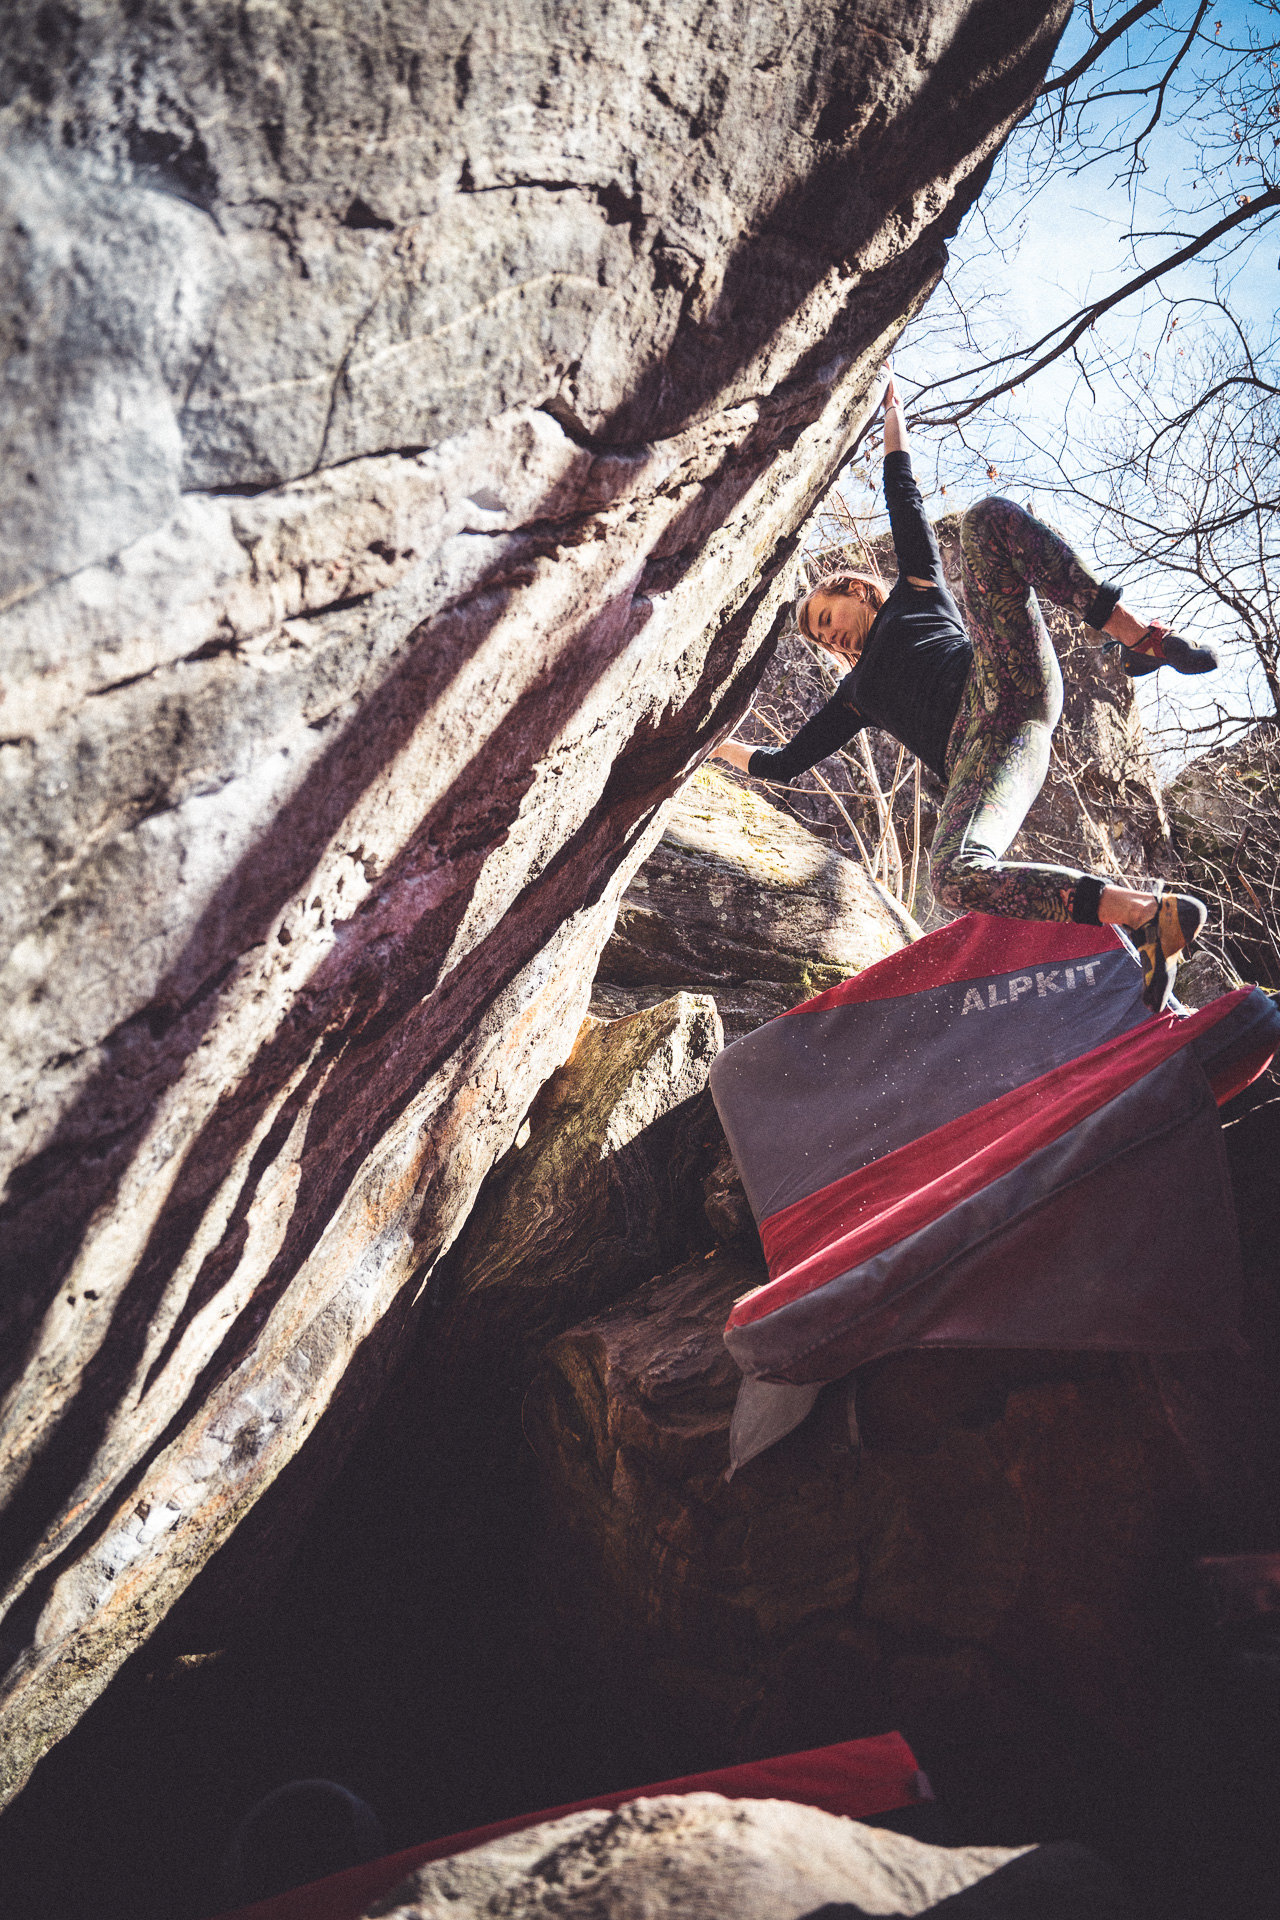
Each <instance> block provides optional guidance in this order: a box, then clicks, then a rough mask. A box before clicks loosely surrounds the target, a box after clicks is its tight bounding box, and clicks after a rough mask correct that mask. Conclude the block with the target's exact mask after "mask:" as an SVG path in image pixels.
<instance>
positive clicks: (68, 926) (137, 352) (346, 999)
mask: <svg viewBox="0 0 1280 1920" xmlns="http://www.w3.org/2000/svg"><path fill="white" fill-rule="evenodd" d="M1067 11H1068V9H1067V5H1066V3H1065V0H1019V3H1018V4H1016V5H1014V6H1013V7H1011V8H1006V9H1004V10H1003V11H1002V13H1001V19H1000V31H999V34H998V36H996V37H995V38H994V39H993V37H992V35H991V33H990V31H989V26H988V22H987V16H986V13H985V12H984V11H983V9H981V8H973V7H970V6H968V5H966V4H964V0H919V4H917V5H915V6H913V8H912V9H911V12H910V19H909V21H904V17H903V16H902V14H901V12H900V10H899V9H897V8H891V9H889V10H888V11H887V12H885V11H884V9H883V8H879V7H878V6H876V5H873V6H872V8H871V11H870V13H868V12H867V10H866V9H865V7H863V6H861V5H859V6H854V5H852V4H847V0H821V3H820V4H818V5H817V6H814V5H804V6H801V5H799V4H798V0H784V4H783V5H782V6H781V8H779V9H773V10H769V9H765V10H759V9H757V10H748V11H747V12H746V13H744V12H743V10H742V9H741V8H740V7H739V6H737V5H736V4H734V0H712V3H711V5H710V7H705V6H699V7H681V6H678V5H677V6H673V5H671V4H668V0H662V4H658V3H657V0H642V3H641V4H640V6H639V7H638V8H633V9H631V10H629V11H625V12H619V11H618V10H616V9H611V8H609V7H607V6H604V5H602V4H599V0H590V4H588V5H587V7H586V8H585V10H578V11H576V12H575V11H572V10H571V11H570V12H568V13H566V11H565V10H564V9H563V8H562V7H559V6H554V5H544V6H538V5H534V6H533V7H530V6H529V5H528V4H525V0H520V4H515V3H514V0H502V4H499V5H498V6H496V7H494V8H491V9H489V10H488V11H487V12H486V13H485V16H484V18H483V20H482V21H478V20H477V16H476V12H475V9H474V7H473V6H471V5H469V4H465V3H464V0H441V4H439V5H435V4H433V5H432V6H431V7H430V8H423V7H413V6H408V7H406V6H398V5H393V6H390V7H382V8H372V9H371V8H369V7H367V6H364V5H360V4H356V0H315V4H312V5H308V6H306V7H301V8H300V7H297V6H292V5H290V6H284V7H268V8H250V9H247V10H246V9H245V8H244V7H242V6H239V5H236V4H233V3H232V0H211V4H208V5H202V6H200V7H198V8H188V9H186V10H179V11H177V12H176V13H175V10H174V9H173V8H172V7H171V6H169V5H167V4H162V0H139V3H138V4H136V5H132V4H131V5H130V6H128V7H124V8H112V7H107V8H76V7H71V6H56V5H49V4H46V3H45V0H19V4H18V5H16V6H13V7H10V8H9V9H8V11H7V13H6V16H5V32H4V36H3V46H0V63H2V69H3V70H2V72H0V101H2V102H3V103H4V104H3V106H2V107H0V128H2V131H3V143H2V144H3V148H4V156H5V157H4V162H3V169H2V174H0V196H2V197H3V205H4V209H5V212H4V222H3V232H4V236H5V241H4V244H5V250H6V259H5V271H6V285H7V287H8V289H9V292H8V294H7V312H8V313H9V316H10V319H9V321H7V322H6V327H7V335H6V337H7V342H8V345H9V348H10V349H11V351H10V353H9V358H8V360H7V362H6V369H5V373H6V378H5V383H4V397H3V418H2V419H0V430H2V432H3V440H4V449H5V457H4V459H3V461H0V488H3V501H4V510H3V513H2V514H0V524H2V525H3V528H4V533H3V536H2V538H3V550H2V552H0V608H2V609H3V615H2V617H3V623H4V631H3V646H4V652H5V660H6V684H5V688H4V706H3V714H4V724H3V728H0V733H2V735H3V746H2V747H0V771H2V772H3V776H4V781H5V788H4V791H5V795H6V806H5V810H4V824H5V831H6V835H7V836H9V837H8V838H7V839H6V842H5V845H4V849H3V859H2V861H0V872H2V873H3V876H4V903H3V910H4V929H5V945H4V952H5V954H6V955H7V960H6V964H5V973H4V979H3V986H2V988H0V996H2V997H3V1000H4V1004H5V1006H6V1015H7V1021H6V1033H5V1052H4V1057H3V1069H2V1072H0V1079H2V1081H3V1085H4V1089H5V1096H6V1109H5V1112H6V1120H5V1136H4V1175H5V1178H6V1181H7V1183H8V1184H7V1205H6V1214H5V1220H4V1243H5V1253H6V1263H7V1265H6V1279H5V1283H4V1291H3V1294H0V1353H2V1354H3V1369H4V1371H3V1376H2V1377H0V1390H2V1391H3V1392H4V1393H5V1395H6V1398H5V1401H4V1405H3V1430H2V1433H0V1457H2V1458H3V1463H4V1471H3V1477H2V1479H0V1500H2V1501H3V1503H4V1506H5V1517H6V1540H7V1545H6V1549H5V1554H6V1558H5V1562H4V1566H3V1570H2V1572H3V1580H4V1591H3V1597H2V1598H0V1605H2V1606H3V1608H4V1610H5V1611H4V1624H3V1639H4V1648H5V1652H4V1664H5V1670H6V1676H7V1677H6V1680H5V1687H6V1693H5V1704H4V1707H3V1710H2V1713H0V1742H2V1743H3V1753H4V1759H3V1768H2V1771H0V1793H11V1792H12V1791H14V1789H15V1788H16V1787H17V1786H18V1785H20V1783H21V1782H22V1781H23V1780H24V1779H25V1777H26V1775H27V1773H28V1772H29V1770H30V1768H31V1766H32V1765H33V1764H34V1763H35V1761H36V1760H37V1759H38V1757H39V1756H40V1754H41V1753H42V1752H43V1751H44V1750H45V1748H46V1747H47V1746H48V1745H49V1743H50V1742H51V1741H52V1740H54V1739H56V1738H58V1737H59V1735H60V1734H61V1732H63V1731H64V1730H65V1729H66V1728H67V1727H68V1726H69V1725H70V1724H71V1723H72V1722H73V1721H74V1720H75V1718H76V1717H77V1715H78V1714H79V1713H80V1712H81V1711H82V1710H83V1708H84V1707H85V1705H86V1704H87V1703H88V1701H89V1700H90V1699H92V1698H93V1696H94V1695H95V1694H96V1693H97V1692H98V1691H99V1690H100V1689H101V1688H102V1686H103V1685H104V1684H105V1682H106V1680H107V1679H108V1677H109V1676H110V1674H111V1673H112V1672H113V1671H114V1670H115V1669H116V1668H117V1667H118V1666H119V1664H120V1662H121V1661H122V1660H123V1659H124V1658H125V1657H126V1656H127V1655H128V1654H129V1652H130V1651H131V1650H132V1649H133V1648H135V1647H136V1646H138V1645H139V1643H140V1642H141V1640H142V1639H144V1638H145V1637H146V1635H147V1634H148V1633H149V1632H150V1630H151V1628H152V1626H153V1625H154V1623H155V1622H156V1620H157V1619H159V1618H160V1617H161V1616H162V1615H163V1614H164V1613H165V1611H166V1609H167V1608H168V1607H169V1606H170V1605H171V1603H172V1602H173V1600H174V1598H175V1596H176V1595H177V1594H178V1593H179V1592H181V1591H182V1589H183V1588H184V1587H185V1586H186V1585H187V1583H188V1582H190V1581H191V1580H192V1579H193V1578H194V1577H195V1575H196V1574H197V1573H198V1572H199V1571H200V1569H201V1567H202V1566H203V1565H204V1564H205V1563H206V1561H207V1560H208V1559H209V1557H210V1555H211V1554H212V1553H213V1552H214V1551H215V1549H216V1548H218V1546H219V1545H220V1543H221V1542H222V1541H223V1540H225V1539H226V1538H227V1537H228V1536H229V1534H230V1533H231V1532H232V1530H233V1529H234V1528H236V1527H237V1526H238V1524H239V1522H240V1520H241V1519H242V1517H243V1516H244V1515H245V1514H246V1513H247V1512H248V1511H249V1510H250V1509H251V1508H252V1507H253V1506H254V1504H255V1502H256V1501H257V1500H258V1499H259V1497H260V1495H261V1494H262V1492H263V1490H264V1489H265V1488H266V1487H267V1486H268V1485H269V1484H270V1483H271V1482H272V1481H273V1480H274V1479H275V1477H276V1476H277V1475H278V1474H279V1473H280V1472H281V1471H282V1470H283V1469H284V1468H285V1466H286V1465H287V1464H289V1463H291V1462H293V1461H294V1460H295V1458H299V1457H301V1458H302V1459H304V1460H305V1463H306V1464H305V1467H304V1466H300V1467H299V1469H298V1471H297V1472H296V1474H294V1475H293V1477H292V1492H291V1498H292V1503H293V1506H294V1508H295V1510H300V1509H302V1508H303V1507H305V1504H306V1502H307V1501H308V1500H309V1499H314V1498H315V1496H316V1491H317V1489H318V1488H319V1487H320V1486H321V1485H323V1483H324V1481H325V1479H326V1477H327V1476H328V1475H330V1474H331V1473H332V1472H333V1470H334V1467H335V1464H336V1463H337V1461H339V1460H340V1459H341V1457H342V1454H343V1452H344V1450H345V1448H346V1447H347V1446H348V1445H349V1444H350V1439H351V1436H352V1434H353V1433H354V1432H355V1431H356V1430H357V1429H358V1427H359V1425H360V1422H361V1421H362V1420H363V1419H364V1418H365V1416H366V1415H367V1413H368V1410H369V1407H370V1405H371V1403H372V1401H373V1400H374V1399H375V1398H376V1396H377V1393H378V1391H379V1389H380V1386H381V1383H382V1381H383V1380H384V1378H385V1376H386V1373H387V1370H388V1369H389V1368H390V1367H391V1366H392V1365H394V1363H395V1362H396V1360H397V1358H398V1356H399V1355H400V1353H401V1352H402V1351H403V1349H404V1346H405V1343H406V1341H407V1340H408V1339H409V1338H410V1337H411V1334H412V1331H413V1327H414V1323H415V1319H416V1317H417V1314H418V1312H419V1308H418V1307H416V1306H415V1302H417V1301H418V1300H419V1299H420V1296H421V1292H422V1286H421V1283H422V1280H423V1278H424V1277H425V1276H426V1275H427V1274H428V1273H429V1271H430V1269H431V1267H432V1266H433V1263H434V1262H435V1260H436V1259H437V1257H438V1256H439V1254H440V1252H441V1250H442V1249H443V1248H445V1247H447V1245H448V1244H449V1242H450V1241H451V1240H452V1238H453V1237H454V1235H455V1234H456V1232H457V1229H458V1227H459V1225H460V1224H461V1222H462V1220H463V1218H464V1217H465V1214H466V1211H467V1209H468V1207H469V1205H470V1202H471V1200H472V1198H473V1197H474V1195H475V1193H476V1191H477V1189H478V1187H479V1184H480V1182H481V1180H482V1179H483V1177H484V1174H485V1173H486V1172H487V1170H488V1168H489V1166H490V1165H491V1164H492V1162H493V1160H494V1159H495V1157H496V1156H497V1155H498V1154H499V1153H501V1152H502V1151H503V1150H505V1148H506V1147H507V1146H508V1145H509V1143H510V1141H511V1140H512V1138H513V1137H514V1135H515V1132H516V1130H517V1128H518V1126H519V1124H520V1121H521V1119H522V1117H523V1115H524V1114H525V1112H526V1111H527V1109H528V1106H529V1103H530V1101H531V1100H532V1098H533V1096H534V1095H535V1094H536V1092H537V1090H538V1088H539V1086H540V1085H541V1084H542V1082H543V1081H544V1080H545V1079H546V1078H547V1076H548V1074H549V1073H550V1072H551V1070H552V1069H553V1068H554V1067H555V1066H556V1065H557V1064H558V1063H559V1062H560V1061H561V1060H563V1058H564V1057H565V1055H566V1053H567V1052H568V1050H569V1047H570V1045H571V1042H572V1039H573V1037H574V1035H575V1034H576V1033H577V1031H578V1028H579V1026H580V1024H581V1020H582V1016H583V1013H584V1011H585V1006H586V1000H587V994H588V989H589V982H590V979H591V976H592V974H593V972H594V968H595V963H596V959H597V956H598V953H599V950H600V948H601V946H602V945H603V943H604V941H605V939H606V937H607V935H608V932H609V930H610V928H611V927H612V924H613V920H614V916H615V911H616V906H617V902H618V899H619V897H620V894H621V892H622V890H623V889H624V888H625V885H626V883H627V881H628V879H629V877H630V875H631V873H632V872H633V871H634V869H635V867H636V866H637V865H638V864H639V863H640V862H641V861H642V860H643V858H644V856H645V854H646V853H647V852H648V851H649V849H650V847H651V845H652V844H653V843H654V841H655V840H656V838H657V837H658V835H659V833H660V832H661V828H662V824H663V808H664V806H665V804H666V802H667V801H668V800H669V799H670V798H671V796H672V795H673V794H674V793H675V792H676V791H677V790H678V788H679V787H680V785H681V784H682V782H683V781H684V780H685V778H686V777H687V775H688V773H689V772H690V770H691V769H692V768H693V767H694V766H695V765H696V764H697V762H698V761H699V759H700V758H701V757H702V755H703V754H704V753H705V751H706V749H707V747H708V746H709V745H710V744H711V742H712V741H713V740H714V739H715V738H716V737H717V736H718V735H719V734H721V733H722V732H723V731H724V730H725V729H726V728H727V727H728V726H729V725H730V724H731V723H732V722H733V721H734V720H735V719H736V717H737V716H738V714H739V713H740V712H741V710H742V708H743V706H744V704H745V702H746V700H747V698H748V696H749V694H750V691H751V689H752V687H753V686H754V684H755V681H756V678H757V677H758V674H759V672H760V670H761V668H762V666H763V664H764V660H765V658H766V657H767V653H768V650H769V647H770V645H771V643H772V638H773V636H774V634H775V633H776V631H777V627H778V624H779V620H780V609H781V607H782V603H783V600H784V598H785V593H786V587H787V581H786V578H785V575H786V568H787V565H788V563H789V560H790V557H791V555H792V553H793V551H794V548H795V545H796V541H797V538H798V531H799V529H800V527H801V525H802V523H803V522H804V520H805V518H806V516H807V514H808V513H809V511H810V509H811V506H812V504H813V502H814V500H815V498H816V497H817V496H818V495H819V494H820V493H821V491H822V489H823V488H824V487H825V485H826V484H827V482H828V480H829V478H830V476H831V475H832V473H833V472H834V471H835V468H836V466H837V464H838V462H839V461H840V459H841V458H842V457H843V455H844V453H845V452H846V450H847V448H848V446H849V443H850V440H851V438H852V436H853V435H854V434H855V433H856V432H857V430H858V428H859V425H860V423H861V422H862V421H863V420H864V419H865V417H866V414H867V410H868V404H869V387H870V384H871V382H872V380H873V378H874V370H875V368H876V366H877V363H878V362H879V360H880V359H881V357H882V356H883V353H884V351H885V349H886V348H887V347H888V346H889V345H890V344H891V342H892V341H893V339H894V338H895V337H896V334H897V332H898V330H899V328H900V327H901V325H902V323H903V320H904V318H905V317H906V316H907V315H908V314H909V313H910V312H911V311H912V310H913V308H914V307H915V306H916V305H917V304H918V303H919V302H920V301H921V300H922V299H923V298H924V297H925V296H926V295H927V293H928V291H929V289H930V288H931V286H932V285H933V284H934V282H935V280H936V278H937V275H938V273H939V271H940V267H941V263H942V260H943V255H944V248H943V240H944V236H945V235H946V234H947V233H948V232H950V231H952V230H953V229H954V226H955V223H956V222H957V221H958V220H959V218H960V217H961V215H962V214H963V212H964V210H965V209H966V207H967V206H968V205H969V204H970V203H971V202H972V200H973V198H974V197H975V195H976V193H977V192H978V190H979V188H980V186H981V185H982V183H983V181H984V180H985V178H986V177H987V173H988V171H989V168H990V165H991V163H992V160H993V158H994V155H995V154H996V152H997V150H998V148H999V146H1000V143H1001V141H1002V140H1003V138H1004V137H1005V135H1006V133H1007V131H1008V130H1009V128H1010V127H1011V126H1012V124H1013V123H1014V121H1015V120H1016V118H1017V117H1018V115H1019V114H1020V113H1021V112H1022V111H1023V110H1024V108H1025V106H1026V104H1027V102H1028V101H1029V100H1030V99H1031V98H1032V97H1033V95H1034V93H1035V90H1036V87H1037V85H1038V83H1039V81H1040V79H1041V76H1042V75H1043V73H1044V71H1045V67H1046V64H1047V61H1048V59H1049V56H1050V54H1051V52H1052V49H1053V46H1054V43H1055V41H1056V39H1057V36H1058V34H1059V32H1060V30H1061V27H1062V24H1063V21H1064V20H1065V18H1066V14H1067ZM882 15H883V18H882ZM748 128H749V129H750V138H745V137H744V129H748ZM304 1443H305V1446H304ZM300 1450H301V1454H300ZM272 1550H273V1549H272V1543H271V1542H270V1541H269V1540H268V1541H267V1542H266V1543H265V1544H264V1548H263V1551H264V1554H267V1555H269V1554H270V1552H271V1551H272Z"/></svg>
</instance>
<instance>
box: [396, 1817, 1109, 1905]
mask: <svg viewBox="0 0 1280 1920" xmlns="http://www.w3.org/2000/svg"><path fill="white" fill-rule="evenodd" d="M1041 1854H1042V1850H1041V1849H1038V1848H1011V1847H931V1846H926V1845H925V1844H923V1842H921V1841H919V1840H912V1839H909V1838H908V1837H907V1836H906V1835H904V1834H897V1833H886V1832H883V1831H881V1830H879V1829H877V1828H874V1827H866V1826H863V1825H861V1824H860V1823H859V1822H858V1821H856V1820H846V1819H842V1818H840V1817H839V1816H838V1815H836V1814H832V1813H823V1812H821V1811H820V1809H818V1808H817V1807H803V1806H797V1805H793V1804H792V1803H791V1802H789V1801H785V1800H725V1799H723V1798H722V1797H721V1796H720V1795H719V1794H716V1793H690V1794H682V1795H675V1794H664V1795H659V1796H658V1797H657V1798H655V1799H652V1800H633V1801H632V1802H631V1803H630V1804H629V1805H627V1806H624V1807H620V1808H619V1809H618V1810H617V1811H616V1812H611V1813H609V1812H587V1813H572V1814H569V1815H567V1816H566V1817H565V1818H564V1819H562V1820H553V1821H550V1822H549V1823H548V1824H547V1825H546V1826H542V1827H531V1828H529V1829H528V1830H527V1831H525V1832H524V1833H516V1834H510V1835H508V1836H507V1837H506V1838H505V1839H501V1840H493V1841H490V1842H489V1844H488V1845H487V1846H484V1847H477V1848H476V1849H475V1850H474V1851H473V1852H471V1853H463V1854H458V1855H456V1856H455V1857H454V1858H453V1859H450V1860H438V1861H435V1862H433V1863H431V1864H430V1865H428V1866H425V1867H420V1868H419V1869H418V1871H417V1872H416V1873H415V1874H413V1875H411V1876H410V1878H409V1879H408V1880H406V1881H404V1882H403V1883H402V1884H401V1885H400V1886H399V1887H397V1888H395V1889H394V1890H393V1891H392V1892H391V1893H390V1894H387V1895H385V1896H383V1897H382V1898H381V1899H379V1900H377V1901H375V1902H374V1904H373V1905H372V1906H370V1907H369V1908H368V1909H367V1910H366V1912H367V1920H393V1916H402V1920H436V1916H440V1920H443V1916H445V1915H449V1916H451V1920H473V1917H474V1920H480V1916H481V1915H486V1914H493V1913H497V1912H501V1913H502V1914H504V1915H508V1916H510V1920H535V1916H543V1915H545V1916H548V1920H549V1916H551V1915H552V1914H557V1915H564V1914H578V1915H581V1916H582V1920H665V1916H667V1915H670V1916H671V1917H672V1920H675V1916H677V1915H679V1916H681V1920H728V1916H730V1915H732V1916H733V1920H815V1916H816V1915H818V1914H824V1915H830V1916H831V1920H836V1917H837V1916H848V1920H854V1916H857V1915H870V1914H891V1915H899V1916H905V1915H907V1914H922V1913H929V1912H932V1911H934V1910H936V1909H939V1908H941V1909H942V1910H943V1911H944V1912H946V1913H951V1912H952V1911H954V1912H955V1913H956V1915H957V1920H958V1917H959V1915H960V1914H961V1913H966V1914H969V1913H972V1914H973V1915H974V1916H975V1920H978V1917H979V1916H981V1915H983V1914H987V1915H989V1916H990V1917H991V1920H1017V1917H1018V1916H1025V1917H1026V1920H1050V1917H1052V1920H1123V1916H1124V1915H1125V1914H1126V1913H1128V1912H1129V1910H1130V1909H1129V1905H1128V1902H1127V1901H1126V1900H1125V1898H1124V1895H1123V1894H1122V1892H1121V1890H1120V1887H1119V1885H1118V1883H1117V1882H1116V1880H1115V1879H1114V1877H1113V1876H1112V1875H1111V1873H1110V1872H1109V1871H1108V1870H1107V1869H1106V1868H1105V1867H1104V1866H1103V1864H1102V1862H1101V1861H1100V1860H1097V1859H1095V1858H1094V1857H1093V1856H1091V1855H1090V1854H1088V1853H1086V1852H1085V1851H1084V1849H1083V1848H1075V1847H1072V1848H1068V1847H1063V1848H1048V1849H1044V1850H1043V1857H1038V1856H1041ZM1010 1869H1014V1872H1013V1874H1011V1873H1010ZM989 1882H990V1883H991V1884H990V1885H988V1883H989ZM984 1894H985V1897H984ZM944 1903H945V1904H944ZM953 1903H956V1904H954V1906H953Z"/></svg>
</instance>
